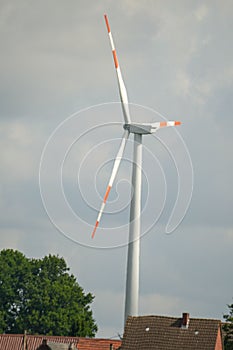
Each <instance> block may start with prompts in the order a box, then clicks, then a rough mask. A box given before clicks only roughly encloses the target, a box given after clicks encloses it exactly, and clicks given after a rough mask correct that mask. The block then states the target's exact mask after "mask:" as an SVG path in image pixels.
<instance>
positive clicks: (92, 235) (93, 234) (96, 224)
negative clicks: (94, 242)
mask: <svg viewBox="0 0 233 350" xmlns="http://www.w3.org/2000/svg"><path fill="white" fill-rule="evenodd" d="M98 225H99V222H98V221H96V223H95V227H94V230H93V232H92V234H91V238H94V237H95V232H96V230H97V227H98Z"/></svg>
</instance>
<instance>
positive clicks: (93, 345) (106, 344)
mask: <svg viewBox="0 0 233 350" xmlns="http://www.w3.org/2000/svg"><path fill="white" fill-rule="evenodd" d="M110 344H112V349H113V350H117V349H118V348H119V347H120V346H121V340H112V339H95V338H92V339H91V338H89V339H88V338H79V342H78V350H89V349H94V350H109V349H110Z"/></svg>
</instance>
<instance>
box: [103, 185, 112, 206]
mask: <svg viewBox="0 0 233 350" xmlns="http://www.w3.org/2000/svg"><path fill="white" fill-rule="evenodd" d="M110 190H111V186H108V188H107V191H106V193H105V196H104V203H106V200H107V198H108V195H109V192H110Z"/></svg>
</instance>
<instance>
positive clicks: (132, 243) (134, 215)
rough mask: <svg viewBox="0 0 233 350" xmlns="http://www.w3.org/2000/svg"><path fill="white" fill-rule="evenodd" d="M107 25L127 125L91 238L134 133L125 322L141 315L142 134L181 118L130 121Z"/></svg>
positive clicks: (121, 79)
mask: <svg viewBox="0 0 233 350" xmlns="http://www.w3.org/2000/svg"><path fill="white" fill-rule="evenodd" d="M104 18H105V23H106V27H107V30H108V35H109V40H110V45H111V49H112V54H113V60H114V64H115V68H116V74H117V81H118V87H119V93H120V99H121V106H122V112H123V116H124V122H125V123H124V125H123V128H124V129H125V131H124V134H123V137H122V140H121V144H120V148H119V151H118V153H117V156H116V159H115V161H114V165H113V169H112V174H111V176H110V180H109V183H108V186H107V190H106V192H105V195H104V198H103V202H102V205H101V208H100V211H99V214H98V217H97V220H96V224H95V227H94V230H93V232H92V238H94V235H95V232H96V229H97V227H98V225H99V222H100V219H101V216H102V214H103V211H104V207H105V205H106V201H107V198H108V195H109V192H110V190H111V188H112V186H113V182H114V180H115V178H116V175H117V171H118V169H119V166H120V163H121V160H122V157H123V153H124V150H125V146H126V143H127V140H128V137H129V135H130V133H131V134H134V155H133V171H132V196H131V204H130V226H129V241H128V260H127V276H126V297H125V322H126V319H127V317H128V316H137V315H138V297H139V255H140V215H141V186H142V172H141V169H142V135H149V134H153V133H155V132H156V131H157V130H159V129H160V128H163V127H168V126H176V125H180V124H181V123H180V122H179V121H162V122H155V123H135V122H132V121H131V117H130V111H129V101H128V96H127V91H126V87H125V84H124V81H123V78H122V74H121V69H120V66H119V61H118V58H117V54H116V49H115V45H114V42H113V37H112V33H111V30H110V25H109V22H108V17H107V15H104Z"/></svg>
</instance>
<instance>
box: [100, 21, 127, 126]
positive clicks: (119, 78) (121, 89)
mask: <svg viewBox="0 0 233 350" xmlns="http://www.w3.org/2000/svg"><path fill="white" fill-rule="evenodd" d="M104 19H105V23H106V26H107V30H108V35H109V40H110V44H111V48H112V54H113V60H114V64H115V68H116V73H117V81H118V87H119V92H120V98H121V106H122V110H123V115H124V119H125V123H126V124H129V123H130V114H129V101H128V95H127V91H126V87H125V84H124V81H123V78H122V74H121V69H120V66H119V61H118V58H117V54H116V49H115V45H114V42H113V37H112V33H111V29H110V25H109V22H108V17H107V15H104Z"/></svg>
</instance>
